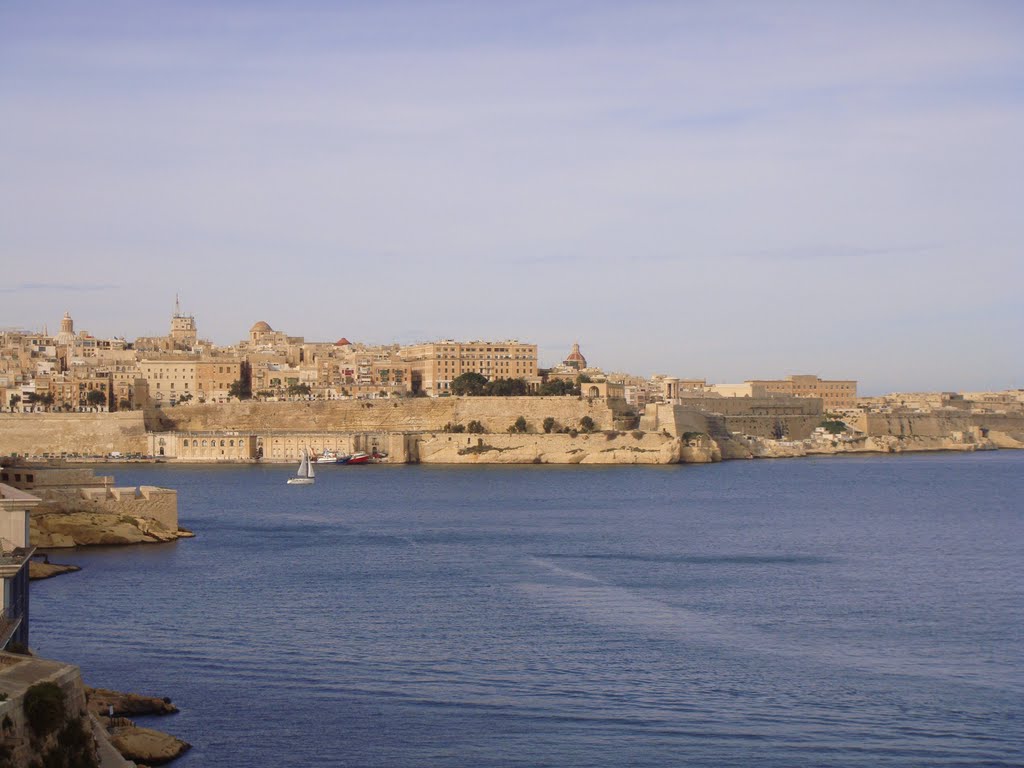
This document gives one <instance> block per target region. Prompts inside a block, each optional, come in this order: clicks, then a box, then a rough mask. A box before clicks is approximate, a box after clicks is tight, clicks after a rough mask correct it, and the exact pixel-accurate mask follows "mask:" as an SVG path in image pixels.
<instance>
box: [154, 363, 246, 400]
mask: <svg viewBox="0 0 1024 768" xmlns="http://www.w3.org/2000/svg"><path fill="white" fill-rule="evenodd" d="M241 370H242V361H241V360H239V359H237V358H234V357H214V358H210V359H207V360H198V359H180V358H173V357H165V358H155V359H148V360H140V361H139V378H140V379H142V380H143V381H144V382H145V383H146V387H147V388H148V393H149V400H150V401H151V402H152V403H154V404H157V405H162V404H170V405H173V404H174V403H176V402H178V401H180V400H181V399H182V397H183V396H185V395H187V397H185V399H186V400H192V399H194V400H196V401H198V402H217V403H223V402H227V400H228V392H229V390H230V389H231V385H232V384H234V383H235V382H236V381H238V379H239V377H240V376H241Z"/></svg>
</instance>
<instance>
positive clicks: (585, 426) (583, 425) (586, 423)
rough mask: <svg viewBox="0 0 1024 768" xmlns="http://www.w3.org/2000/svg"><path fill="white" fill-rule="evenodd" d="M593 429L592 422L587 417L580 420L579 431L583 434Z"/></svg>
mask: <svg viewBox="0 0 1024 768" xmlns="http://www.w3.org/2000/svg"><path fill="white" fill-rule="evenodd" d="M595 428H596V425H595V424H594V420H593V419H592V418H590V417H589V416H584V417H583V418H582V419H580V429H581V430H583V431H584V432H593V431H594V429H595Z"/></svg>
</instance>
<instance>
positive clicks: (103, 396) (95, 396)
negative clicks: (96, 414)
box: [85, 389, 107, 408]
mask: <svg viewBox="0 0 1024 768" xmlns="http://www.w3.org/2000/svg"><path fill="white" fill-rule="evenodd" d="M85 402H86V404H87V405H91V406H93V407H94V408H98V407H100V406H101V405H106V404H107V393H106V392H101V391H100V390H98V389H90V390H89V391H88V392H86V393H85Z"/></svg>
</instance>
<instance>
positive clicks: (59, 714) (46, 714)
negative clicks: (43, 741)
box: [24, 683, 65, 736]
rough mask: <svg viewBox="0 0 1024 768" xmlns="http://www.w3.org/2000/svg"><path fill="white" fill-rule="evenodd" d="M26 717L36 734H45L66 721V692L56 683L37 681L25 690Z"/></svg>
mask: <svg viewBox="0 0 1024 768" xmlns="http://www.w3.org/2000/svg"><path fill="white" fill-rule="evenodd" d="M24 707H25V719H26V720H27V721H28V724H29V727H31V728H32V731H33V733H35V734H36V736H45V735H46V734H48V733H50V732H52V731H54V730H56V729H57V726H59V725H60V724H61V723H62V722H64V715H65V706H64V692H63V691H62V690H61V689H60V686H59V685H57V684H56V683H36V684H35V685H33V686H32V687H31V688H29V689H28V690H27V691H25V700H24Z"/></svg>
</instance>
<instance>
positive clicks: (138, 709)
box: [85, 686, 178, 717]
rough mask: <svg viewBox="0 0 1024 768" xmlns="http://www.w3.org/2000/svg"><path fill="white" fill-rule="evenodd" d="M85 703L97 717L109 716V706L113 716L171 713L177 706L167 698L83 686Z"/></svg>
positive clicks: (175, 710)
mask: <svg viewBox="0 0 1024 768" xmlns="http://www.w3.org/2000/svg"><path fill="white" fill-rule="evenodd" d="M85 699H86V705H87V706H88V707H89V710H90V711H91V712H93V713H94V714H95V715H97V716H99V717H109V715H110V711H111V707H113V712H114V716H115V717H119V716H138V715H173V714H174V713H175V712H177V711H178V708H177V707H176V706H174V704H172V703H171V700H170V699H168V698H162V699H161V698H157V697H156V696H140V695H139V694H137V693H122V692H121V691H111V690H109V689H107V688H90V687H89V686H86V687H85Z"/></svg>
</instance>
